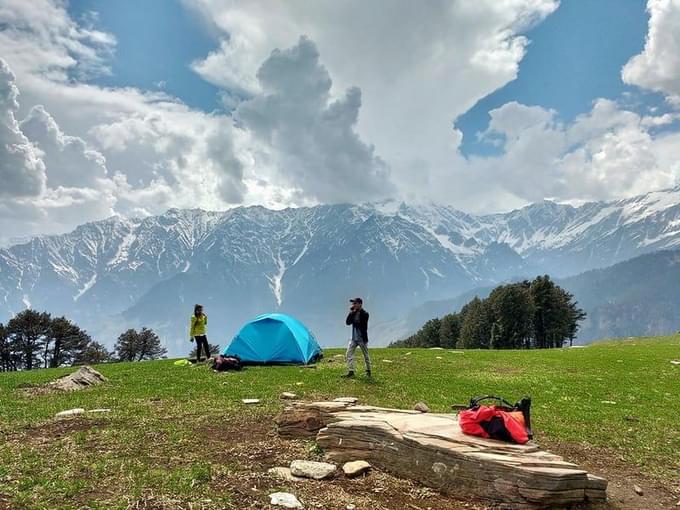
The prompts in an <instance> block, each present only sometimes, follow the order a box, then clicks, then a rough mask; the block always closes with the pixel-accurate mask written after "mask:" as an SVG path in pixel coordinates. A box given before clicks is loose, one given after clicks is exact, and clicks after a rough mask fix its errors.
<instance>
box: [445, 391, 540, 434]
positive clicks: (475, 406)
mask: <svg viewBox="0 0 680 510" xmlns="http://www.w3.org/2000/svg"><path fill="white" fill-rule="evenodd" d="M484 400H495V401H496V402H497V403H498V405H490V406H489V405H481V402H482V401H484ZM530 408H531V397H524V398H522V400H520V401H519V402H517V403H516V404H515V405H512V404H510V403H509V402H508V401H507V400H505V399H504V398H501V397H494V396H493V395H486V396H483V397H475V398H472V399H471V400H470V405H469V407H468V408H467V409H465V410H463V411H460V412H459V413H458V423H459V424H460V428H461V430H462V431H463V432H464V433H465V434H469V435H472V436H480V437H486V438H490V439H498V440H501V441H507V442H509V443H518V444H524V443H526V442H527V441H529V439H531V438H532V437H533V434H532V432H531V419H530V416H529V410H530Z"/></svg>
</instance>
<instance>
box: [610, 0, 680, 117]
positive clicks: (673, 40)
mask: <svg viewBox="0 0 680 510" xmlns="http://www.w3.org/2000/svg"><path fill="white" fill-rule="evenodd" d="M647 11H648V12H649V31H648V33H647V41H646V42H645V48H644V50H643V51H642V53H640V54H639V55H636V56H634V57H633V58H631V59H630V60H629V61H628V63H627V64H626V65H625V66H624V67H623V70H622V71H621V76H622V78H623V81H624V82H626V83H629V84H631V85H637V86H638V87H642V88H645V89H649V90H654V91H657V92H661V93H663V94H664V95H666V96H667V98H668V100H669V101H670V102H671V103H673V104H675V105H676V106H680V35H679V34H680V2H679V1H678V0H648V2H647Z"/></svg>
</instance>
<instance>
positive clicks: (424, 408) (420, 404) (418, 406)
mask: <svg viewBox="0 0 680 510" xmlns="http://www.w3.org/2000/svg"><path fill="white" fill-rule="evenodd" d="M413 409H414V410H416V411H420V412H421V413H429V412H430V408H429V407H428V405H427V404H426V403H425V402H418V403H417V404H416V405H415V406H414V407H413Z"/></svg>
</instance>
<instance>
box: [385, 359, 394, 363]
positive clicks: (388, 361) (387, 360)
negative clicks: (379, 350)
mask: <svg viewBox="0 0 680 510" xmlns="http://www.w3.org/2000/svg"><path fill="white" fill-rule="evenodd" d="M383 363H394V362H393V361H392V360H391V359H384V360H383Z"/></svg>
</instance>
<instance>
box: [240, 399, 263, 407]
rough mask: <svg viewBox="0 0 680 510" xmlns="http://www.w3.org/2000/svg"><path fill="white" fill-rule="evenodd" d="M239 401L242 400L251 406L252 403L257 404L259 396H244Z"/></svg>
mask: <svg viewBox="0 0 680 510" xmlns="http://www.w3.org/2000/svg"><path fill="white" fill-rule="evenodd" d="M241 402H243V403H244V404H245V405H247V406H252V405H255V404H259V403H260V399H259V398H244V399H242V400H241Z"/></svg>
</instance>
